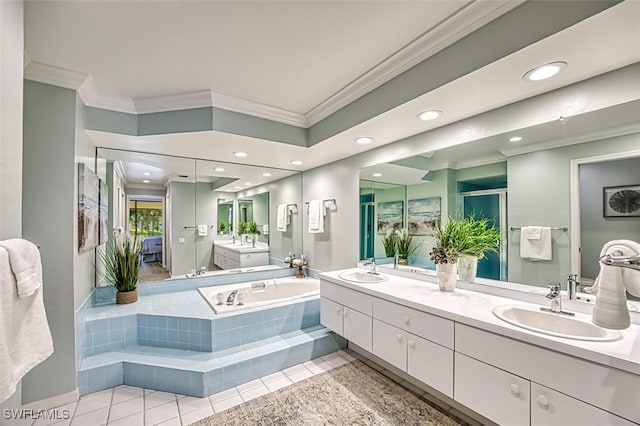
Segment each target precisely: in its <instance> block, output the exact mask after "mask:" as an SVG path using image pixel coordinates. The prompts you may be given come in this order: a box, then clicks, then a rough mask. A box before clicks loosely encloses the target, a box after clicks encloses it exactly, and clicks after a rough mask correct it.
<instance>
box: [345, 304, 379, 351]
mask: <svg viewBox="0 0 640 426" xmlns="http://www.w3.org/2000/svg"><path fill="white" fill-rule="evenodd" d="M342 311H343V316H342V321H343V323H342V330H343V331H344V333H343V335H342V336H343V337H344V338H345V339H347V340H350V341H352V342H353V343H355V344H356V345H358V346H360V347H361V348H362V349H364V350H366V351H369V352H371V333H372V324H371V317H370V316H368V315H365V314H363V313H360V312H358V311H354V310H353V309H351V308H347V307H346V306H343V307H342Z"/></svg>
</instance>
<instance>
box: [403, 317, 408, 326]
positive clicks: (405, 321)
mask: <svg viewBox="0 0 640 426" xmlns="http://www.w3.org/2000/svg"><path fill="white" fill-rule="evenodd" d="M403 319H404V323H405V324H407V325H409V317H404V318H403Z"/></svg>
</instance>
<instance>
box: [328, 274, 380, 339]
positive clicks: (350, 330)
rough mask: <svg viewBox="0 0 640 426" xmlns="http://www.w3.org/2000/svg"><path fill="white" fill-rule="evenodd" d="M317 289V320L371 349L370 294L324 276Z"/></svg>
mask: <svg viewBox="0 0 640 426" xmlns="http://www.w3.org/2000/svg"><path fill="white" fill-rule="evenodd" d="M320 293H321V295H322V297H321V298H320V322H321V323H322V324H323V325H324V326H325V327H327V328H328V329H330V330H332V331H334V332H335V333H337V334H339V335H340V336H342V337H344V338H345V339H347V340H349V341H352V342H353V343H355V344H356V345H358V346H360V347H361V348H363V349H365V350H367V351H369V352H371V350H372V348H371V337H372V328H373V325H372V317H371V312H372V303H373V302H372V301H373V298H372V297H371V296H368V295H366V294H363V293H360V292H357V291H353V290H349V289H347V288H344V287H342V286H339V285H336V284H333V283H329V282H326V281H323V280H321V281H320Z"/></svg>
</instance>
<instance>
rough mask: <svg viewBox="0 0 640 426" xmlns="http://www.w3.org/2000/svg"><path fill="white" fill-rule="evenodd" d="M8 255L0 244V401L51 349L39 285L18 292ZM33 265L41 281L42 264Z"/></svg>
mask: <svg viewBox="0 0 640 426" xmlns="http://www.w3.org/2000/svg"><path fill="white" fill-rule="evenodd" d="M3 243H5V242H3ZM36 250H37V248H36ZM9 256H10V255H9V252H8V250H6V249H5V248H0V342H2V344H0V366H2V367H1V368H0V403H1V402H3V401H5V400H7V399H8V398H9V397H10V396H11V395H13V393H14V392H15V391H16V386H17V384H18V382H20V380H21V379H22V378H23V377H24V375H25V374H27V373H28V372H29V371H30V370H31V369H32V368H33V367H35V366H36V365H38V364H40V363H41V362H42V361H44V360H45V359H46V358H47V357H49V355H51V354H52V353H53V340H52V339H51V331H50V330H49V324H48V323H47V315H46V312H45V309H44V303H43V300H42V286H38V287H37V288H36V289H35V290H34V291H33V292H32V293H31V295H29V296H19V295H18V284H17V282H16V276H15V274H14V273H13V272H12V268H13V266H12V264H11V262H10V260H9ZM39 259H40V258H39V257H38V261H39ZM35 269H36V278H35V279H36V280H37V281H39V282H42V265H41V264H40V263H39V262H38V265H36V268H35Z"/></svg>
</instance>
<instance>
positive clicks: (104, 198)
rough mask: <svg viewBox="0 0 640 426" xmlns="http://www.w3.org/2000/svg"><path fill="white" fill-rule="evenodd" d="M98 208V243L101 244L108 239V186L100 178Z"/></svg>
mask: <svg viewBox="0 0 640 426" xmlns="http://www.w3.org/2000/svg"><path fill="white" fill-rule="evenodd" d="M99 187H100V194H99V198H100V199H99V210H98V244H99V245H102V244H104V243H106V242H107V240H108V239H109V232H108V230H107V220H108V218H109V192H108V191H109V186H108V185H107V182H105V181H104V180H102V179H100V185H99Z"/></svg>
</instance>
